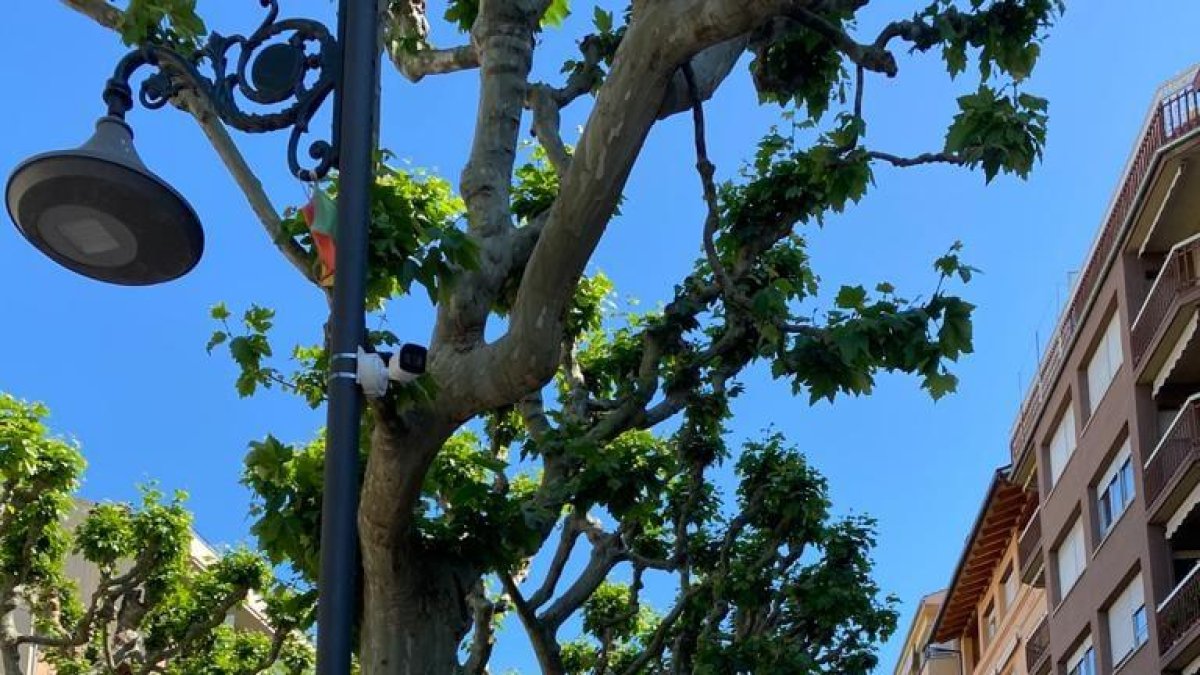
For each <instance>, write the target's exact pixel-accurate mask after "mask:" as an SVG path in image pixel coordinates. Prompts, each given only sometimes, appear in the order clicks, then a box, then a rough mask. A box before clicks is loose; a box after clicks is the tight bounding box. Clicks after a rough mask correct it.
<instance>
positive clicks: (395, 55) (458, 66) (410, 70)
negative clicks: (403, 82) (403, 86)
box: [388, 42, 479, 82]
mask: <svg viewBox="0 0 1200 675" xmlns="http://www.w3.org/2000/svg"><path fill="white" fill-rule="evenodd" d="M388 56H389V57H390V58H391V60H392V64H393V65H395V66H396V69H397V70H399V71H400V73H401V74H402V75H404V77H406V78H408V80H409V81H410V82H420V81H421V80H422V79H423V78H424V77H425V76H426V75H443V74H446V73H455V72H458V71H460V70H471V69H473V68H478V67H479V54H478V53H476V51H475V47H474V46H473V45H461V46H458V47H451V48H449V49H418V50H416V51H408V50H405V49H404V48H402V47H399V46H397V45H396V43H391V42H389V43H388Z"/></svg>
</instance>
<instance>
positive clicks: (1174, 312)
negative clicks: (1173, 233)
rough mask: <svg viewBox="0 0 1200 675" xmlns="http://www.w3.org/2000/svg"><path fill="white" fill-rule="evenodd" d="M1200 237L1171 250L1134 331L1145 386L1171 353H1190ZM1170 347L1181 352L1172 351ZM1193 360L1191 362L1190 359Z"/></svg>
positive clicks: (1199, 289) (1199, 296)
mask: <svg viewBox="0 0 1200 675" xmlns="http://www.w3.org/2000/svg"><path fill="white" fill-rule="evenodd" d="M1198 271H1200V234H1196V235H1193V236H1191V237H1189V238H1188V239H1185V240H1184V241H1181V242H1179V243H1178V244H1176V245H1175V246H1174V247H1172V248H1171V252H1170V253H1169V254H1168V255H1167V259H1166V262H1165V263H1163V266H1162V269H1161V270H1159V273H1158V276H1157V277H1156V278H1155V279H1154V285H1153V286H1151V288H1150V293H1149V294H1148V295H1147V296H1146V301H1145V302H1144V303H1142V308H1141V310H1139V311H1138V313H1137V316H1136V317H1135V318H1134V320H1133V327H1132V328H1131V329H1130V343H1131V347H1132V350H1133V364H1134V367H1135V369H1140V372H1142V373H1143V377H1142V378H1141V380H1142V381H1143V382H1146V381H1149V379H1150V378H1154V377H1155V376H1156V375H1158V374H1159V373H1160V371H1162V370H1163V366H1164V365H1169V364H1167V363H1166V362H1167V360H1168V357H1169V353H1168V352H1170V351H1173V352H1174V353H1175V355H1176V357H1177V358H1178V356H1179V355H1180V352H1182V351H1183V350H1187V349H1188V345H1187V343H1186V342H1187V339H1188V338H1190V337H1191V336H1190V335H1188V334H1187V331H1186V328H1187V324H1188V322H1189V320H1190V319H1191V318H1192V317H1193V315H1194V312H1192V311H1185V310H1189V309H1191V308H1192V306H1194V305H1195V303H1196V301H1197V300H1200V274H1198V273H1197V272H1198ZM1156 346H1158V347H1159V348H1156ZM1166 346H1175V347H1177V349H1175V350H1168V349H1166ZM1189 360H1191V359H1189Z"/></svg>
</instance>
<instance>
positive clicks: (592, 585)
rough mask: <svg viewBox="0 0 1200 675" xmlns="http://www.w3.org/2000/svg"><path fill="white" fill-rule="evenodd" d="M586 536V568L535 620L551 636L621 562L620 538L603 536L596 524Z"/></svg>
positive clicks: (617, 536) (604, 533) (608, 535)
mask: <svg viewBox="0 0 1200 675" xmlns="http://www.w3.org/2000/svg"><path fill="white" fill-rule="evenodd" d="M585 534H586V535H587V538H588V541H590V542H591V544H592V554H591V557H590V558H589V559H588V564H587V566H586V567H585V568H584V569H583V571H582V572H581V573H580V574H579V577H578V578H576V579H575V582H574V583H572V584H571V586H570V587H569V588H567V590H565V591H563V594H562V595H561V596H559V597H558V599H557V600H555V601H554V602H553V603H551V605H550V606H549V607H548V608H546V610H545V611H544V612H542V613H541V615H540V616H538V620H539V621H540V622H541V623H542V624H543V625H544V626H546V627H547V629H548V630H550V632H551V633H552V634H553V633H554V632H556V631H557V630H558V628H559V627H560V626H562V624H563V622H564V621H566V620H567V619H569V618H570V617H571V615H572V614H574V613H575V612H576V611H578V610H579V608H580V607H582V606H583V603H584V602H586V601H587V599H588V598H590V597H592V594H593V593H595V592H596V589H597V588H599V587H600V584H602V583H604V580H605V579H607V578H608V573H609V572H611V571H612V568H613V567H615V566H616V565H617V563H619V562H621V561H622V560H624V557H623V554H624V547H623V546H622V545H621V538H620V535H617V534H609V533H606V532H604V531H602V530H601V529H600V528H599V526H598V525H597V524H592V525H591V527H589V528H588V529H587V530H586V531H585Z"/></svg>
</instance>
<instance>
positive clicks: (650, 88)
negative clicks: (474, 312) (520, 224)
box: [464, 0, 806, 409]
mask: <svg viewBox="0 0 1200 675" xmlns="http://www.w3.org/2000/svg"><path fill="white" fill-rule="evenodd" d="M800 4H806V3H801V2H799V0H793V1H791V2H789V1H787V0H773V1H764V0H758V1H755V2H741V1H738V0H708V1H706V2H703V3H700V4H699V5H692V4H686V3H677V2H664V3H652V4H647V5H643V6H639V7H638V8H637V9H636V11H635V15H634V18H633V21H632V22H631V23H630V25H629V27H628V29H627V31H626V34H625V37H624V39H623V40H622V41H621V45H620V46H619V47H618V48H617V54H616V57H615V59H614V62H613V68H612V70H611V72H610V73H609V76H608V79H607V81H606V82H605V84H604V86H602V87H601V88H600V91H599V94H598V95H597V99H596V105H595V107H594V108H593V109H592V113H591V115H590V117H589V120H588V123H587V125H586V126H585V128H584V132H583V135H582V137H581V139H580V141H579V144H578V146H577V147H576V151H575V156H574V158H573V159H572V161H571V166H570V169H569V171H568V172H567V174H566V175H565V176H564V178H563V181H562V183H561V186H560V190H559V195H558V198H557V199H556V200H555V202H554V205H553V206H552V207H551V209H550V214H549V220H548V222H547V225H546V229H545V231H544V232H543V233H542V236H541V238H540V239H539V241H538V243H537V246H536V247H535V248H534V251H533V254H532V256H531V257H530V260H529V263H528V264H527V265H526V266H525V272H524V276H523V278H522V282H521V286H520V290H519V291H518V293H517V298H516V302H515V304H514V308H513V311H512V313H511V316H510V327H509V331H508V333H507V334H506V335H505V336H504V337H503V338H501V339H500V340H499V341H497V342H496V343H493V344H492V345H488V346H486V347H483V348H480V349H476V350H473V351H472V352H471V353H470V354H468V355H466V356H465V357H464V361H465V362H466V363H465V364H464V370H466V371H467V372H472V373H481V374H484V375H483V377H477V378H475V379H474V380H473V382H472V387H471V393H470V394H468V396H469V399H468V401H469V402H470V403H472V404H473V405H478V406H480V409H489V408H492V407H496V406H497V405H504V404H506V403H511V402H512V401H514V400H516V399H519V398H520V397H521V396H523V395H524V394H525V393H526V392H528V391H531V390H533V389H536V388H538V387H540V386H542V385H543V384H544V383H545V382H546V381H548V380H549V379H550V377H552V376H553V374H554V370H555V368H556V366H557V364H558V357H559V355H558V350H559V341H560V338H561V334H562V321H563V315H564V311H565V308H566V305H567V303H568V302H569V301H570V298H571V297H572V294H573V291H574V287H575V284H576V282H577V280H578V279H579V276H580V274H581V273H582V271H583V268H584V266H585V265H586V264H587V261H588V260H589V259H590V257H591V254H592V252H593V251H594V249H595V246H596V244H597V243H598V242H599V240H600V237H601V236H602V235H603V233H604V230H605V228H606V226H607V224H608V220H609V218H610V217H611V216H612V213H613V209H614V208H615V207H616V203H617V199H618V197H619V195H620V193H621V190H622V189H623V187H624V184H625V181H626V179H627V177H628V175H629V171H630V169H631V168H632V166H633V163H634V161H635V160H636V158H637V156H638V154H639V152H640V151H641V147H642V144H643V142H644V140H645V137H646V134H647V133H648V132H649V129H650V127H651V125H653V123H654V121H655V119H657V116H658V113H659V110H660V108H661V105H662V101H663V97H664V95H665V93H666V88H667V86H668V84H669V82H670V80H671V78H672V77H673V75H674V73H675V72H676V70H677V69H678V68H679V66H680V65H682V64H683V63H684V62H685V61H687V60H688V59H690V58H691V57H692V56H694V55H695V54H697V53H698V52H700V51H702V50H704V49H706V48H708V47H710V46H712V45H715V44H719V43H721V42H724V41H726V40H730V39H733V38H736V37H738V36H741V35H744V34H746V33H748V32H749V31H750V30H751V29H753V28H754V27H756V26H757V25H759V24H760V23H761V22H762V21H763V20H764V19H765V18H767V17H770V16H773V15H777V14H779V13H781V12H782V11H783V10H784V9H787V8H789V7H790V6H792V5H800Z"/></svg>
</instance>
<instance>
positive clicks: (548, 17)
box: [542, 0, 571, 28]
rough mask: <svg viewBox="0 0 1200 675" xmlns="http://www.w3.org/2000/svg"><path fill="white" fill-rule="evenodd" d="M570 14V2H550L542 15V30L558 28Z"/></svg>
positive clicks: (563, 0) (568, 0)
mask: <svg viewBox="0 0 1200 675" xmlns="http://www.w3.org/2000/svg"><path fill="white" fill-rule="evenodd" d="M570 14H571V2H570V0H550V6H549V7H547V8H546V13H545V14H543V15H542V28H559V27H560V26H562V24H563V21H565V20H566V19H567V16H569V15H570Z"/></svg>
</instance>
